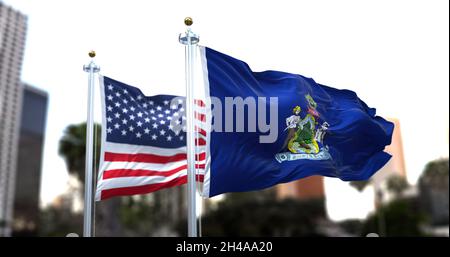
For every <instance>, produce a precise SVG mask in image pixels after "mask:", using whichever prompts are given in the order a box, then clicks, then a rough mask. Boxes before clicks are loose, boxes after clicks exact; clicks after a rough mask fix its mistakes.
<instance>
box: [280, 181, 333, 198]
mask: <svg viewBox="0 0 450 257" xmlns="http://www.w3.org/2000/svg"><path fill="white" fill-rule="evenodd" d="M276 192H277V198H279V199H284V198H294V199H298V200H308V199H322V198H324V197H325V189H324V183H323V177H322V176H311V177H306V178H303V179H299V180H295V181H292V182H289V183H284V184H278V185H277V186H276Z"/></svg>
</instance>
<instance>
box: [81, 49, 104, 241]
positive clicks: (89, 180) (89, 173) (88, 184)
mask: <svg viewBox="0 0 450 257" xmlns="http://www.w3.org/2000/svg"><path fill="white" fill-rule="evenodd" d="M89 57H91V62H90V63H89V64H87V65H84V66H83V70H84V71H85V72H88V73H89V76H88V77H89V78H88V109H87V123H86V166H85V177H84V223H83V224H84V225H83V236H84V237H92V236H94V233H93V226H92V220H93V215H94V208H93V207H94V206H93V204H94V201H93V187H94V180H93V178H94V176H93V168H94V166H93V165H94V160H93V156H94V77H95V73H97V72H99V71H100V67H99V66H97V65H96V64H95V63H94V57H95V52H94V51H90V52H89Z"/></svg>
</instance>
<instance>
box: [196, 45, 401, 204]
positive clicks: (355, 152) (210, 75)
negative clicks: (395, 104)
mask: <svg viewBox="0 0 450 257" xmlns="http://www.w3.org/2000/svg"><path fill="white" fill-rule="evenodd" d="M200 52H201V59H202V65H203V74H204V79H205V91H204V93H205V95H206V97H205V100H204V101H205V104H206V107H207V108H208V109H209V111H207V115H206V117H201V118H202V119H205V120H206V121H207V123H208V124H210V125H211V127H210V128H209V129H208V133H207V140H206V142H207V144H206V153H207V156H206V165H205V167H206V174H205V178H204V186H203V192H204V193H203V194H204V196H206V197H212V196H215V195H218V194H222V193H226V192H243V191H251V190H258V189H263V188H267V187H270V186H273V185H275V184H279V183H285V182H290V181H293V180H297V179H301V178H305V177H308V176H311V175H322V176H328V177H337V178H340V179H341V180H344V181H351V180H367V179H368V178H370V177H371V176H372V175H373V174H374V173H375V172H376V171H378V170H379V169H380V168H381V167H383V166H384V165H385V164H386V163H387V162H388V160H389V159H390V158H391V156H390V155H389V154H388V153H386V152H384V151H383V150H384V148H385V146H386V145H389V144H390V143H391V136H392V131H393V129H394V125H393V123H391V122H388V121H386V120H385V119H383V118H382V117H379V116H376V113H375V109H374V108H370V107H368V106H367V105H366V104H365V103H364V102H363V101H362V100H361V99H359V98H358V96H357V95H356V93H354V92H352V91H350V90H339V89H335V88H332V87H328V86H324V85H321V84H318V83H316V82H315V81H314V80H313V79H311V78H307V77H304V76H301V75H297V74H290V73H286V72H279V71H264V72H253V71H252V70H251V69H250V67H249V66H248V65H247V64H246V63H244V62H243V61H240V60H238V59H235V58H233V57H230V56H227V55H225V54H222V53H220V52H217V51H215V50H212V49H210V48H206V47H200ZM197 118H198V117H197Z"/></svg>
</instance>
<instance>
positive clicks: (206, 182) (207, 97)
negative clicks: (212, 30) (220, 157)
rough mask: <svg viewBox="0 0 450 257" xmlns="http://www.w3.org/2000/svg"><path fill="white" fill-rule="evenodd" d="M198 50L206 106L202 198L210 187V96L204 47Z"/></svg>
mask: <svg viewBox="0 0 450 257" xmlns="http://www.w3.org/2000/svg"><path fill="white" fill-rule="evenodd" d="M199 48H200V58H201V63H202V70H203V83H204V90H205V105H206V108H205V109H206V110H205V111H206V126H207V127H206V129H205V130H206V149H205V152H206V160H205V176H204V179H203V192H202V196H203V197H204V198H208V197H209V192H210V186H211V155H210V153H211V152H210V143H211V120H212V117H211V98H210V97H211V95H210V94H209V77H208V65H207V59H206V48H205V47H204V46H199Z"/></svg>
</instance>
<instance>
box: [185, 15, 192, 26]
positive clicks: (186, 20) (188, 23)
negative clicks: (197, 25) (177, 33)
mask: <svg viewBox="0 0 450 257" xmlns="http://www.w3.org/2000/svg"><path fill="white" fill-rule="evenodd" d="M192 23H194V21H193V20H192V18H191V17H186V18H185V19H184V24H186V26H191V25H192Z"/></svg>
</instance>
